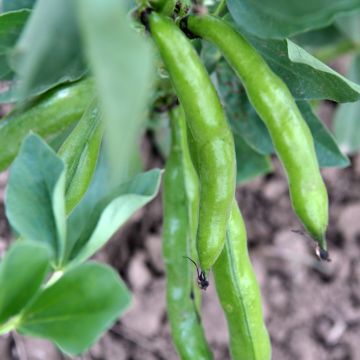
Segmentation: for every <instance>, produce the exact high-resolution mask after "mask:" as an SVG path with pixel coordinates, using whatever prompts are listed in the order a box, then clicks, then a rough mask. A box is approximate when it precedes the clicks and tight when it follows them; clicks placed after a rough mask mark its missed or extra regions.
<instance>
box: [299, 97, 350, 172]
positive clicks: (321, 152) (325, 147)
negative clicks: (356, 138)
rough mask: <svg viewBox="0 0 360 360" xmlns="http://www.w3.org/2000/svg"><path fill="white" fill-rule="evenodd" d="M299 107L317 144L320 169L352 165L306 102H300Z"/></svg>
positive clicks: (316, 149)
mask: <svg viewBox="0 0 360 360" xmlns="http://www.w3.org/2000/svg"><path fill="white" fill-rule="evenodd" d="M297 105H298V107H299V109H300V111H301V113H302V115H303V117H304V119H305V121H306V122H307V124H308V126H309V128H310V130H311V133H312V136H313V138H314V143H315V151H316V156H317V158H318V161H319V165H320V167H346V166H348V165H349V164H350V161H349V159H348V158H347V156H345V155H343V154H342V152H341V150H340V149H339V147H338V145H337V143H336V140H335V138H334V136H333V135H332V134H331V132H330V131H329V130H328V129H327V127H326V126H325V125H324V124H323V123H322V122H321V120H320V119H319V118H318V117H317V116H316V115H315V114H314V113H313V111H312V109H311V106H310V105H309V104H308V103H307V102H306V101H298V102H297Z"/></svg>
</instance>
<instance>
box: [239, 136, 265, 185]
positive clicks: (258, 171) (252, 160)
mask: <svg viewBox="0 0 360 360" xmlns="http://www.w3.org/2000/svg"><path fill="white" fill-rule="evenodd" d="M234 141H235V152H236V165H237V171H236V182H237V184H240V183H244V182H247V181H249V180H251V179H253V178H255V177H257V176H261V175H265V174H267V173H269V172H271V171H272V165H271V161H270V158H269V157H268V156H264V155H261V154H259V153H258V152H256V151H254V150H253V149H252V148H251V147H250V146H249V145H248V144H247V143H246V142H245V141H244V139H243V138H242V137H241V136H239V135H236V134H234Z"/></svg>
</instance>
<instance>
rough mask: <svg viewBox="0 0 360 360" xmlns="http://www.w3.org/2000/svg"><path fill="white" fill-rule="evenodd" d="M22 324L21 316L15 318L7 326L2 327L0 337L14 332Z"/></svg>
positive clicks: (0, 327)
mask: <svg viewBox="0 0 360 360" xmlns="http://www.w3.org/2000/svg"><path fill="white" fill-rule="evenodd" d="M20 322H21V316H20V315H18V316H14V317H13V318H11V319H10V320H9V321H7V322H6V323H5V324H2V325H0V335H4V334H7V333H9V332H10V331H12V330H15V329H16V328H17V327H18V325H19V324H20Z"/></svg>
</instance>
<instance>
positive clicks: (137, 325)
mask: <svg viewBox="0 0 360 360" xmlns="http://www.w3.org/2000/svg"><path fill="white" fill-rule="evenodd" d="M144 152H145V153H147V154H151V155H149V158H148V159H147V163H148V165H149V166H160V167H161V166H162V165H163V164H162V159H161V157H160V156H159V154H158V153H157V152H156V151H154V147H153V146H151V142H149V141H145V142H144ZM351 160H352V165H351V166H350V167H348V168H346V169H324V170H323V175H324V178H325V181H326V184H327V187H328V190H329V196H330V204H331V206H330V226H329V231H328V239H329V248H330V253H331V259H332V261H331V262H330V263H320V262H319V261H318V260H317V259H316V257H315V255H314V244H313V243H312V241H311V240H309V239H307V238H306V237H305V236H302V235H299V234H297V233H294V232H293V231H292V230H294V229H300V228H301V226H300V223H299V222H298V220H297V219H296V217H295V215H294V213H293V211H292V209H291V205H290V201H289V196H288V192H287V184H286V180H285V177H284V173H283V172H282V170H281V168H280V166H279V163H278V161H277V160H276V159H274V161H273V162H274V167H275V172H274V173H272V174H270V175H268V176H266V177H264V178H259V179H256V180H255V181H252V182H251V183H249V184H246V185H242V186H240V187H239V189H238V191H237V198H238V201H239V203H240V206H241V209H242V212H243V215H244V217H245V220H246V224H247V229H248V237H249V247H250V254H251V258H252V262H253V265H254V268H255V272H256V275H257V278H258V281H259V283H260V286H261V290H262V295H263V307H264V313H265V318H266V323H267V325H268V328H269V331H270V335H271V340H272V345H273V359H274V360H356V359H360V341H359V339H360V186H359V184H360V156H359V155H358V156H356V157H353V158H352V159H351ZM6 177H7V175H6V173H3V174H1V175H0V255H1V254H2V253H3V252H4V250H5V249H6V248H7V246H8V244H9V239H10V229H9V226H8V224H7V222H6V220H5V217H4V207H3V190H4V186H5V184H6ZM161 224H162V206H161V198H160V195H159V196H158V197H157V198H156V199H155V200H154V201H153V202H152V203H151V204H149V205H148V206H146V207H145V208H143V209H141V210H140V211H139V212H138V213H137V214H135V215H134V216H133V217H132V219H131V220H130V221H129V222H128V223H127V224H126V225H125V226H124V227H123V228H122V229H121V231H119V232H118V233H117V234H116V235H115V236H114V237H113V239H112V240H111V241H110V242H109V243H108V244H107V246H106V247H105V248H104V249H103V250H102V251H101V252H100V253H99V254H98V255H97V256H96V258H97V259H98V260H100V261H104V262H107V263H109V264H111V265H112V266H113V267H114V268H116V269H117V270H118V271H119V273H120V274H121V276H122V277H123V278H124V280H125V281H126V283H127V284H128V286H129V287H130V289H131V290H132V292H133V295H134V298H133V303H132V306H131V308H130V309H129V310H128V311H127V313H126V314H125V315H124V316H123V317H122V318H121V320H119V321H118V322H117V323H116V324H115V325H114V327H113V328H112V329H111V330H110V331H109V332H108V333H107V334H105V335H104V336H103V337H102V338H101V339H100V340H99V341H98V342H97V344H95V345H94V346H93V347H92V348H91V349H90V350H89V351H88V352H87V353H86V354H84V355H82V356H80V357H66V356H64V355H61V354H60V352H59V351H58V350H57V349H56V348H55V347H54V346H52V345H51V344H50V343H49V342H47V341H43V340H39V339H33V338H24V337H21V336H20V335H18V334H11V335H9V336H3V337H1V338H0V359H1V360H10V359H14V360H15V359H20V360H64V359H83V360H85V359H86V360H144V359H145V360H153V359H154V360H155V359H158V360H161V359H163V360H173V359H178V357H177V355H176V352H175V350H174V347H173V345H172V343H171V338H170V334H169V326H168V323H167V318H166V310H165V278H164V267H163V263H162V258H161ZM194 281H195V279H194ZM203 322H204V326H205V328H206V334H207V338H208V340H209V342H210V344H211V346H212V348H213V350H214V355H215V359H216V360H226V359H229V352H228V349H227V340H228V339H227V337H228V335H227V329H226V323H225V320H224V317H223V314H222V311H221V309H220V306H219V304H218V300H217V296H216V293H215V290H214V286H213V284H211V285H210V287H209V289H208V291H206V292H204V294H203ZM194 360H196V359H194Z"/></svg>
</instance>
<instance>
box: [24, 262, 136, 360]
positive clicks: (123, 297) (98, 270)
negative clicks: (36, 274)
mask: <svg viewBox="0 0 360 360" xmlns="http://www.w3.org/2000/svg"><path fill="white" fill-rule="evenodd" d="M129 302H130V294H129V292H128V290H127V288H126V286H125V284H124V283H123V282H122V281H121V279H120V278H119V276H118V275H117V274H116V272H115V271H114V270H112V269H111V268H110V267H109V266H105V265H100V264H97V263H86V264H81V265H79V266H76V267H74V268H72V269H71V270H69V271H67V272H66V273H65V274H64V275H63V276H62V277H61V278H60V279H59V280H58V281H56V282H55V283H54V284H53V285H51V286H48V287H46V288H45V289H43V291H42V292H41V293H40V294H39V295H38V296H37V297H36V298H35V299H34V301H33V302H32V303H31V304H30V306H29V307H28V308H27V309H26V310H25V312H24V314H23V315H22V317H21V322H20V325H19V327H18V330H19V331H20V332H21V333H23V334H25V335H32V336H39V337H43V338H45V339H49V340H51V341H53V342H55V343H56V344H57V345H58V346H59V347H60V348H61V349H62V350H63V351H65V352H67V353H70V354H79V353H81V352H83V351H85V350H86V349H88V348H89V347H90V346H91V345H92V344H93V343H94V342H95V341H96V340H97V339H98V338H99V337H100V335H101V334H102V333H103V332H104V331H105V330H107V329H108V328H109V327H110V326H111V325H112V324H113V323H114V322H115V320H116V319H117V317H118V316H119V315H120V314H121V313H122V312H123V311H124V310H125V309H126V308H127V307H128V305H129Z"/></svg>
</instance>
